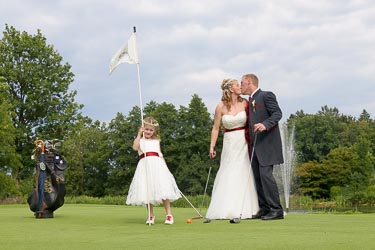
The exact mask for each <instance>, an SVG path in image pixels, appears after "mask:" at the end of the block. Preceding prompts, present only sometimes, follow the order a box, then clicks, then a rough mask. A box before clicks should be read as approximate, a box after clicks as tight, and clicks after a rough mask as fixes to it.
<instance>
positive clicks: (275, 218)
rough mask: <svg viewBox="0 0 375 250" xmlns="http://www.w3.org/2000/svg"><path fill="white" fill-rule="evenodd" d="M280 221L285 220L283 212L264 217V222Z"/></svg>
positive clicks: (275, 212) (271, 213)
mask: <svg viewBox="0 0 375 250" xmlns="http://www.w3.org/2000/svg"><path fill="white" fill-rule="evenodd" d="M280 219H284V211H283V210H278V211H271V212H269V213H268V214H266V215H265V216H262V220H280Z"/></svg>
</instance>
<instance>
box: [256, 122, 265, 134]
mask: <svg viewBox="0 0 375 250" xmlns="http://www.w3.org/2000/svg"><path fill="white" fill-rule="evenodd" d="M266 130H267V128H266V126H264V124H263V123H257V124H254V133H256V132H258V131H259V132H263V131H266Z"/></svg>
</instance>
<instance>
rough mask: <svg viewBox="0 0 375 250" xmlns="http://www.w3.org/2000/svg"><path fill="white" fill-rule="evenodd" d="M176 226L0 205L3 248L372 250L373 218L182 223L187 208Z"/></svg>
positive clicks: (89, 208)
mask: <svg viewBox="0 0 375 250" xmlns="http://www.w3.org/2000/svg"><path fill="white" fill-rule="evenodd" d="M173 213H174V216H175V224H174V225H171V226H167V225H164V209H163V208H162V207H157V208H155V214H156V224H155V225H153V226H147V225H145V224H144V223H145V220H146V217H147V211H146V209H145V208H143V207H128V206H119V205H117V206H116V205H84V204H78V205H75V204H65V205H64V206H63V207H61V208H60V209H58V210H57V211H55V218H53V219H35V218H34V217H33V213H32V212H31V211H30V210H29V207H28V206H27V205H0V248H1V249H38V250H41V249H69V250H73V249H146V248H147V249H375V241H374V240H373V237H374V235H375V227H374V225H375V214H323V213H321V214H289V215H287V216H286V218H285V219H284V220H277V221H261V220H242V221H241V223H240V224H230V223H229V222H228V221H212V222H211V223H209V224H203V223H202V220H194V221H193V223H192V224H186V222H185V221H186V219H187V218H189V217H192V216H195V215H196V214H195V212H194V210H193V209H191V208H173Z"/></svg>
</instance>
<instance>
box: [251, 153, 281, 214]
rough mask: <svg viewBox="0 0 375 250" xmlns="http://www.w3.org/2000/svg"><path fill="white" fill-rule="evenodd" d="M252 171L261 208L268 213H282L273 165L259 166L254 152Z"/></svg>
mask: <svg viewBox="0 0 375 250" xmlns="http://www.w3.org/2000/svg"><path fill="white" fill-rule="evenodd" d="M252 169H253V173H254V179H255V185H256V188H257V194H258V202H259V208H260V209H261V210H262V211H266V212H269V211H282V210H283V207H282V206H281V203H280V197H279V189H278V188H277V184H276V181H275V178H274V177H273V165H270V166H262V165H259V161H258V157H257V156H256V153H255V152H254V157H253V162H252Z"/></svg>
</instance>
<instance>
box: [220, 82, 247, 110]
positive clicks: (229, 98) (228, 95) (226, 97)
mask: <svg viewBox="0 0 375 250" xmlns="http://www.w3.org/2000/svg"><path fill="white" fill-rule="evenodd" d="M235 81H237V80H236V79H224V80H223V82H222V83H221V89H222V90H223V95H222V96H221V101H222V102H223V103H224V105H225V106H226V107H227V109H228V110H230V103H231V101H232V95H231V92H230V91H229V89H230V88H231V87H232V86H233V84H234V83H235ZM237 101H239V102H242V101H243V98H242V97H241V96H238V97H237Z"/></svg>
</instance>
